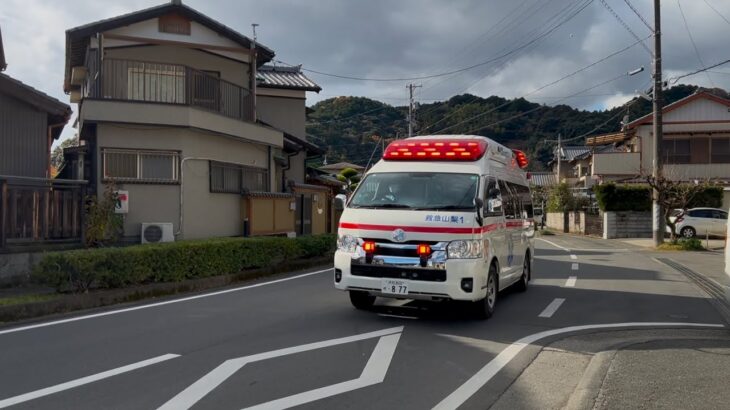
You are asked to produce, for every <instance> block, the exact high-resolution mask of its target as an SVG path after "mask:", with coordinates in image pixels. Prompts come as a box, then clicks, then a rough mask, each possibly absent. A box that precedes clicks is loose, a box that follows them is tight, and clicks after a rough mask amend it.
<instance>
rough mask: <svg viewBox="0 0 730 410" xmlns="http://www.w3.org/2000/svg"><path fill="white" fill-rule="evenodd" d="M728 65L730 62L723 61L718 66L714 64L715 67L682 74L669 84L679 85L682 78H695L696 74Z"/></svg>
mask: <svg viewBox="0 0 730 410" xmlns="http://www.w3.org/2000/svg"><path fill="white" fill-rule="evenodd" d="M727 63H730V60H725V61H721V62H719V63H717V64H713V65H711V66H709V67H702V68H700V69H698V70H695V71H692V72H690V73H687V74H682V75H680V76H678V77H674V78H672V79H671V80H669V82H670V83H672V84H677V81H679V80H681V79H682V78H685V77H689V76H693V75H695V74H699V73H701V72H703V71H707V70H711V69H713V68H715V67H719V66H721V65H723V64H727Z"/></svg>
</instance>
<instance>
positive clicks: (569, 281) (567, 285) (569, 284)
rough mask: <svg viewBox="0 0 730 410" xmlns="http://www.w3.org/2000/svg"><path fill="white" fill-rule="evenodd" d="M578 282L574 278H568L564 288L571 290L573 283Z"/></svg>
mask: <svg viewBox="0 0 730 410" xmlns="http://www.w3.org/2000/svg"><path fill="white" fill-rule="evenodd" d="M576 280H578V278H577V277H576V276H571V277H569V278H568V280H567V281H565V287H566V288H572V287H574V286H575V281H576Z"/></svg>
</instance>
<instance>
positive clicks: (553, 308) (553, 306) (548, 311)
mask: <svg viewBox="0 0 730 410" xmlns="http://www.w3.org/2000/svg"><path fill="white" fill-rule="evenodd" d="M563 302H565V299H563V298H556V299H555V300H553V301H552V302H550V304H549V305H547V307H546V308H545V310H543V311H542V313H540V314H539V315H538V317H553V315H554V314H555V312H557V311H558V309H559V308H560V305H562V304H563Z"/></svg>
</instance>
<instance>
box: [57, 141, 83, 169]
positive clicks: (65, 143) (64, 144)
mask: <svg viewBox="0 0 730 410" xmlns="http://www.w3.org/2000/svg"><path fill="white" fill-rule="evenodd" d="M78 145H79V137H78V135H74V136H73V137H71V138H69V139H67V140H63V141H61V143H60V144H58V146H57V147H56V148H54V149H53V153H51V166H52V167H53V168H55V169H57V170H60V169H61V166H62V165H63V149H64V148H68V147H76V146H78Z"/></svg>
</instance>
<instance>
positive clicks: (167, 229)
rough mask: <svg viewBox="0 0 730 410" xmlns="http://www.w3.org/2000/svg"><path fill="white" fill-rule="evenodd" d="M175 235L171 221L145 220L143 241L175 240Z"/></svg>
mask: <svg viewBox="0 0 730 410" xmlns="http://www.w3.org/2000/svg"><path fill="white" fill-rule="evenodd" d="M174 241H175V235H174V233H173V231H172V223H169V222H154V223H153V222H143V223H142V243H159V242H174Z"/></svg>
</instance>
